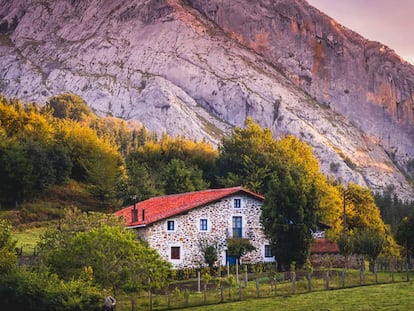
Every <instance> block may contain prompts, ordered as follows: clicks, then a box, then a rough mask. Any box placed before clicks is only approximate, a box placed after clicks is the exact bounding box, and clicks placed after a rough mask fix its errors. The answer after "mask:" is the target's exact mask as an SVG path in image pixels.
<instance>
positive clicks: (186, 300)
mask: <svg viewBox="0 0 414 311" xmlns="http://www.w3.org/2000/svg"><path fill="white" fill-rule="evenodd" d="M188 296H189V294H188V288H186V289H185V305H186V306H188V298H189V297H188Z"/></svg>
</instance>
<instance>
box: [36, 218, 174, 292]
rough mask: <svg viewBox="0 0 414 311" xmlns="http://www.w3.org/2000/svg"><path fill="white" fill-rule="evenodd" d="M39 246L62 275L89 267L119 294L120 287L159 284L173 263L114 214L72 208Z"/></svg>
mask: <svg viewBox="0 0 414 311" xmlns="http://www.w3.org/2000/svg"><path fill="white" fill-rule="evenodd" d="M39 246H40V254H41V258H42V262H43V263H44V264H45V265H47V266H48V267H49V268H50V269H51V271H52V272H54V273H56V274H57V275H58V276H59V277H61V278H63V279H65V280H70V279H72V278H75V279H76V278H79V277H80V276H81V275H82V274H83V271H84V270H85V268H86V269H89V270H90V271H91V274H92V276H93V280H94V282H95V283H96V284H98V285H100V286H102V287H103V288H111V289H112V290H113V292H114V294H115V295H116V293H117V291H118V289H120V288H124V289H126V290H141V289H149V288H159V287H160V286H163V285H165V284H166V282H167V276H168V274H169V272H170V264H169V263H167V262H165V261H164V260H162V259H161V258H160V257H159V255H158V253H156V251H155V250H153V249H151V248H149V247H148V245H147V244H146V243H144V242H142V241H139V240H137V239H136V236H135V234H134V233H133V232H132V231H128V230H127V229H125V228H124V224H123V223H122V222H121V220H119V219H117V218H114V216H110V215H104V214H99V213H93V214H89V215H88V214H84V213H80V212H79V211H78V210H69V211H68V212H67V214H66V216H65V219H64V220H63V221H62V222H61V223H60V226H59V227H58V228H57V229H55V230H50V231H48V232H47V233H46V234H45V235H44V236H43V237H42V241H41V242H40V245H39Z"/></svg>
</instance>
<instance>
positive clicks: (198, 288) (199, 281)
mask: <svg viewBox="0 0 414 311" xmlns="http://www.w3.org/2000/svg"><path fill="white" fill-rule="evenodd" d="M197 293H201V276H200V271H197Z"/></svg>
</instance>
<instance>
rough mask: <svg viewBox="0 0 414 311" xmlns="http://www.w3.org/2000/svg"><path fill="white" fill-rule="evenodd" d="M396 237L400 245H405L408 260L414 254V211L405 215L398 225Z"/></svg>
mask: <svg viewBox="0 0 414 311" xmlns="http://www.w3.org/2000/svg"><path fill="white" fill-rule="evenodd" d="M395 239H396V240H397V243H398V244H399V245H401V246H402V247H404V249H405V252H406V257H407V260H408V258H409V257H410V256H412V255H413V254H414V212H412V213H411V214H410V215H409V216H408V217H405V218H404V219H403V220H402V221H401V223H400V224H399V225H398V226H397V231H396V233H395Z"/></svg>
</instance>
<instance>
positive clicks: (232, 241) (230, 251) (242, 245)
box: [227, 237, 256, 262]
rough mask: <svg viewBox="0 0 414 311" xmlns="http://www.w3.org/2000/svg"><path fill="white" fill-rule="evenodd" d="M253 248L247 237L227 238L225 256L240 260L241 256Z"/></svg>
mask: <svg viewBox="0 0 414 311" xmlns="http://www.w3.org/2000/svg"><path fill="white" fill-rule="evenodd" d="M254 250H256V248H255V247H254V246H253V245H252V243H251V242H250V240H249V239H245V238H238V237H236V238H229V239H227V256H231V257H235V258H237V261H238V262H240V258H241V257H243V256H244V255H245V254H247V253H248V252H251V251H254Z"/></svg>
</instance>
